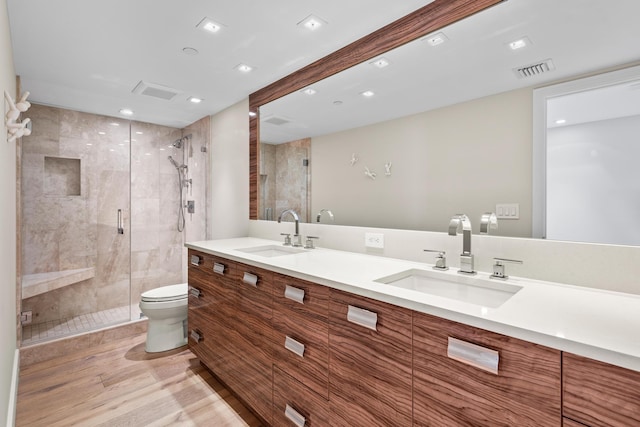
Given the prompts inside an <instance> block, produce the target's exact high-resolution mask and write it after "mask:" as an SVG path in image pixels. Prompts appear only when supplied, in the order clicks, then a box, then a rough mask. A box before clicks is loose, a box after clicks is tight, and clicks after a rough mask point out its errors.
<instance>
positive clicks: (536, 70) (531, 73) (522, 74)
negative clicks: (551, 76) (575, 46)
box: [513, 59, 556, 79]
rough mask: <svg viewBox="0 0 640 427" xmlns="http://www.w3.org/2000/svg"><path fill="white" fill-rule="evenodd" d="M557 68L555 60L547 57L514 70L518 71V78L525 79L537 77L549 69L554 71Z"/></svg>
mask: <svg viewBox="0 0 640 427" xmlns="http://www.w3.org/2000/svg"><path fill="white" fill-rule="evenodd" d="M555 69H556V66H555V65H553V61H551V60H550V59H545V60H544V61H541V62H537V63H535V64H531V65H526V66H524V67H519V68H514V69H513V72H514V73H516V75H517V76H518V78H521V79H524V78H526V77H535V76H538V75H540V74H544V73H546V72H548V71H553V70H555Z"/></svg>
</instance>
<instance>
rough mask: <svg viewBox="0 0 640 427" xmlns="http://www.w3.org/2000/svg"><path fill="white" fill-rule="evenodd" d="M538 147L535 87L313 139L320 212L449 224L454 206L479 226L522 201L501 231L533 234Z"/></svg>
mask: <svg viewBox="0 0 640 427" xmlns="http://www.w3.org/2000/svg"><path fill="white" fill-rule="evenodd" d="M531 150H532V90H531V88H527V89H521V90H516V91H511V92H505V93H501V94H497V95H493V96H488V97H485V98H480V99H476V100H472V101H469V102H463V103H460V104H456V105H453V106H449V107H445V108H440V109H437V110H432V111H428V112H425V113H420V114H416V115H412V116H408V117H403V118H400V119H395V120H391V121H387V122H383V123H377V124H374V125H370V126H365V127H361V128H357V129H351V130H347V131H343V132H338V133H334V134H330V135H324V136H320V137H315V138H313V140H312V143H311V163H312V166H313V167H312V177H311V185H312V191H311V198H312V212H317V211H319V210H320V209H331V210H332V211H333V213H334V215H335V216H336V222H337V223H339V224H348V225H358V226H372V227H386V228H401V229H409V230H430V231H445V230H447V226H448V223H449V218H450V217H451V216H452V215H454V214H456V213H466V214H467V215H468V216H469V217H470V218H471V219H472V221H473V223H474V224H475V226H476V227H478V225H477V224H479V221H480V216H481V215H482V214H483V213H484V212H490V211H494V210H495V209H496V207H495V206H496V204H498V203H519V204H520V219H519V220H509V221H506V220H505V221H500V229H499V230H498V232H497V234H499V235H501V236H520V237H525V236H531V188H532V181H531V173H532V172H531V167H532V166H531ZM352 153H356V155H357V157H358V158H359V160H358V162H357V163H356V165H355V166H351V165H350V164H349V160H350V159H351V156H352ZM387 162H391V163H392V168H391V172H392V175H391V176H390V177H387V176H385V174H384V172H385V168H384V165H385V163H387ZM365 166H366V167H368V168H369V169H370V170H372V171H375V172H376V173H377V178H376V180H375V181H373V180H371V179H369V178H367V177H366V176H365V175H364V168H365ZM336 189H340V191H336Z"/></svg>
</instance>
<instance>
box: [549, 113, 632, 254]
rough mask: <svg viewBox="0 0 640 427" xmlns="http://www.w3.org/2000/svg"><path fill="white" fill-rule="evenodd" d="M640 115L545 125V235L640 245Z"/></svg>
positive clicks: (552, 237)
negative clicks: (546, 129)
mask: <svg viewBox="0 0 640 427" xmlns="http://www.w3.org/2000/svg"><path fill="white" fill-rule="evenodd" d="M638 135H640V116H631V117H623V118H617V119H610V120H601V121H597V122H591V123H582V124H578V125H574V126H562V127H558V128H553V129H549V130H548V131H547V238H549V239H557V240H569V241H587V242H596V243H598V242H601V243H604V242H608V243H616V244H621V245H640V168H638V166H637V164H638V159H640V144H638Z"/></svg>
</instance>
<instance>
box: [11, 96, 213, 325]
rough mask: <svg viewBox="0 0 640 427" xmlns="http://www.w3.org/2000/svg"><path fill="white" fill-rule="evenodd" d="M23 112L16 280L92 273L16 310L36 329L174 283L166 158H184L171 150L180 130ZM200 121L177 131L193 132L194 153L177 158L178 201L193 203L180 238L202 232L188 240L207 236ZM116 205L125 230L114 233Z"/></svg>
mask: <svg viewBox="0 0 640 427" xmlns="http://www.w3.org/2000/svg"><path fill="white" fill-rule="evenodd" d="M29 113H30V117H31V119H32V121H33V123H34V126H33V133H32V135H31V136H30V137H29V140H28V141H27V142H26V143H25V144H23V154H22V159H23V160H22V177H21V184H22V204H23V211H22V240H23V254H22V274H23V275H25V276H28V275H33V274H37V273H55V272H60V271H68V270H75V269H91V268H93V269H94V271H95V275H94V277H93V278H90V279H87V280H84V281H80V282H78V283H73V284H70V285H67V286H64V287H61V288H58V289H55V290H52V291H50V292H45V293H42V294H39V295H36V296H33V297H31V298H28V299H26V300H24V301H23V303H22V310H23V311H26V310H32V311H33V316H34V319H33V322H34V323H41V322H44V321H51V320H58V319H64V318H69V317H73V316H77V315H80V314H84V313H94V312H98V311H103V310H109V309H112V308H115V307H123V306H129V305H133V306H134V307H135V305H137V302H138V301H139V300H140V293H141V292H143V291H145V290H147V289H151V288H154V287H157V286H161V285H167V284H174V283H181V282H183V281H184V279H185V273H184V271H185V269H186V267H185V265H186V256H184V254H183V251H184V250H183V245H184V241H185V233H179V232H178V231H177V229H176V224H177V215H178V205H179V191H178V190H179V188H178V175H177V172H176V169H175V168H174V167H173V166H172V165H171V163H170V162H169V160H168V159H167V156H169V155H171V156H173V158H174V159H176V161H178V162H179V163H183V162H184V161H185V160H183V150H182V149H176V148H173V147H171V143H172V142H173V141H175V140H176V139H178V138H180V137H181V136H182V135H183V131H182V130H180V129H174V128H169V127H164V126H158V125H152V124H147V123H138V122H132V123H131V129H129V121H126V120H120V119H114V118H110V117H104V116H97V115H93V114H87V113H80V112H76V111H70V110H64V109H59V108H53V107H46V106H40V105H33V106H32V108H31V109H30V111H29ZM207 122H208V118H206V119H203V120H201V121H199V122H197V123H194V124H193V125H192V126H190V129H191V128H192V129H195V130H197V131H195V132H194V131H191V130H189V131H187V132H184V134H185V135H186V134H187V133H192V134H193V138H192V140H191V141H190V145H191V146H193V147H194V148H195V146H197V149H198V151H197V155H196V154H195V150H194V153H193V155H192V156H191V158H189V159H187V160H186V163H187V164H188V166H189V177H190V178H191V179H192V182H193V186H192V188H185V191H186V194H187V196H186V197H185V199H189V200H196V207H197V208H198V207H199V206H200V207H201V209H200V210H196V214H195V215H194V216H193V217H191V218H190V215H189V214H187V215H186V219H187V221H186V229H187V230H188V233H191V234H192V235H198V236H202V237H201V238H198V239H197V240H201V239H202V238H204V237H205V233H206V221H205V218H206V179H207V158H206V155H207V153H206V152H202V151H200V147H201V146H204V147H205V148H206V147H207V146H208V142H209V134H208V132H207V131H206V130H202V129H204V128H205V127H207ZM184 154H190V153H187V152H186V151H185V153H184ZM129 156H130V159H129ZM194 156H196V157H194ZM196 163H197V164H196ZM191 197H194V199H192V198H191ZM195 197H202V198H201V199H199V200H198V199H195ZM118 209H122V213H123V223H124V234H118V233H117V210H118ZM129 278H131V281H130V280H129ZM130 282H131V283H130ZM133 311H134V313H132V316H136V315H137V313H135V309H134V310H133ZM122 320H123V321H125V320H128V318H126V319H122Z"/></svg>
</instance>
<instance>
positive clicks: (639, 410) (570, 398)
mask: <svg viewBox="0 0 640 427" xmlns="http://www.w3.org/2000/svg"><path fill="white" fill-rule="evenodd" d="M562 381H563V415H564V416H565V417H567V423H565V426H567V425H571V424H568V423H570V422H572V421H571V420H573V421H578V422H580V423H582V424H583V425H587V426H594V427H595V426H625V427H630V426H640V372H637V371H631V370H629V369H624V368H620V367H618V366H613V365H609V364H607V363H603V362H598V361H595V360H592V359H587V358H585V357H581V356H576V355H574V354H571V353H567V352H565V353H563V355H562Z"/></svg>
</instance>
